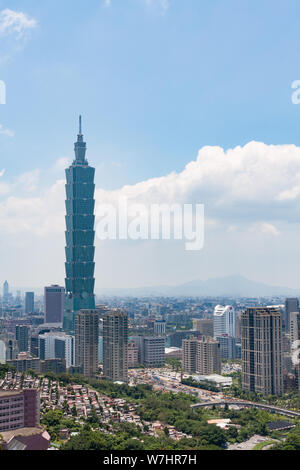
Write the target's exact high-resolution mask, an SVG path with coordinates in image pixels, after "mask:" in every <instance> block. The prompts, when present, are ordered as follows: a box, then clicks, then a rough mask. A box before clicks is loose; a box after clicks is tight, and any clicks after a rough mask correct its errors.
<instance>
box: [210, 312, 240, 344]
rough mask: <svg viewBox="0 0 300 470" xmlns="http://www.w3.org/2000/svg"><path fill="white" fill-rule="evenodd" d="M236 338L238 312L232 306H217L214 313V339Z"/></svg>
mask: <svg viewBox="0 0 300 470" xmlns="http://www.w3.org/2000/svg"><path fill="white" fill-rule="evenodd" d="M222 335H227V336H231V337H233V338H235V336H236V312H235V310H234V308H233V307H232V306H231V305H227V306H226V307H223V305H217V306H216V308H215V311H214V337H217V336H222Z"/></svg>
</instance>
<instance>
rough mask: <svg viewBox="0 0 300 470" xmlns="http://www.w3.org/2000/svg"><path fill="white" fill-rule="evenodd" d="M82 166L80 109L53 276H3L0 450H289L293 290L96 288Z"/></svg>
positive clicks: (298, 316) (294, 445)
mask: <svg viewBox="0 0 300 470" xmlns="http://www.w3.org/2000/svg"><path fill="white" fill-rule="evenodd" d="M94 174H95V170H94V169H93V168H92V167H90V166H89V163H88V161H87V159H86V143H85V142H84V138H83V134H82V122H81V117H80V122H79V133H78V137H77V141H76V143H75V160H74V161H73V164H72V165H71V166H70V167H69V168H68V169H67V170H66V178H67V184H66V211H67V215H66V263H65V267H66V281H65V286H64V287H63V286H59V285H55V284H53V285H51V286H46V287H45V288H44V295H43V296H41V295H36V294H35V292H25V295H24V294H23V293H22V292H20V291H18V292H14V291H12V290H11V287H10V284H9V282H8V281H7V280H5V282H4V284H3V293H2V296H1V307H0V436H1V447H2V449H4V450H89V449H91V450H92V449H94V450H110V449H111V450H142V449H145V450H151V449H152V450H159V449H161V450H166V449H173V450H193V449H194V450H204V449H224V450H225V449H227V450H241V449H244V450H251V449H255V450H262V449H271V448H272V449H299V448H300V433H299V429H300V424H299V419H300V379H299V374H300V366H299V358H298V352H299V346H298V345H299V343H298V341H299V340H300V305H299V299H298V298H285V297H257V298H254V297H249V298H228V297H211V296H210V297H207V298H205V297H200V296H199V297H178V298H176V297H136V298H134V297H126V298H122V297H111V298H109V297H106V298H102V297H99V296H96V295H95V289H94V288H95V279H94V268H95V263H94V254H95V247H94V238H95V232H94V222H95V217H94V207H95V201H94V190H95V185H94ZM62 262H63V261H62Z"/></svg>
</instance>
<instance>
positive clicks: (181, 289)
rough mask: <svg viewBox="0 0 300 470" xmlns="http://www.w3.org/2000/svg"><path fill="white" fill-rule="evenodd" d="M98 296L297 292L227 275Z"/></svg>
mask: <svg viewBox="0 0 300 470" xmlns="http://www.w3.org/2000/svg"><path fill="white" fill-rule="evenodd" d="M96 294H97V295H100V296H101V295H102V296H117V297H122V296H129V297H141V296H149V297H150V296H157V297H159V296H162V297H181V296H182V297H268V296H270V297H271V296H279V297H280V296H295V297H297V296H300V288H299V289H291V288H289V287H279V286H270V285H268V284H264V283H261V282H255V281H251V280H250V279H247V278H245V277H243V276H228V277H220V278H215V279H208V280H206V281H201V280H195V281H191V282H187V283H185V284H181V285H178V286H155V287H141V288H130V289H97V292H96Z"/></svg>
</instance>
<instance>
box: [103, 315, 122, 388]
mask: <svg viewBox="0 0 300 470" xmlns="http://www.w3.org/2000/svg"><path fill="white" fill-rule="evenodd" d="M103 375H104V377H105V378H106V379H107V380H112V381H113V382H117V381H120V382H127V381H128V315H127V314H126V313H122V312H120V311H118V310H112V311H110V312H109V313H108V314H106V315H105V316H104V317H103Z"/></svg>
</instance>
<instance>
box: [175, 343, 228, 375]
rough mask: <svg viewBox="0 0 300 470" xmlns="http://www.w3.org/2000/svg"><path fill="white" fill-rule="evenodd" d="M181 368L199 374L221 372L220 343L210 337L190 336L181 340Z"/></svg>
mask: <svg viewBox="0 0 300 470" xmlns="http://www.w3.org/2000/svg"><path fill="white" fill-rule="evenodd" d="M182 349H183V362H182V365H183V370H184V371H186V372H188V373H191V374H193V373H197V374H201V375H210V374H214V373H216V374H220V373H221V353H220V344H219V343H218V341H216V340H215V339H213V338H211V337H205V336H203V337H202V338H201V339H200V340H198V339H196V338H194V337H192V338H190V339H185V340H183V342H182Z"/></svg>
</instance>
